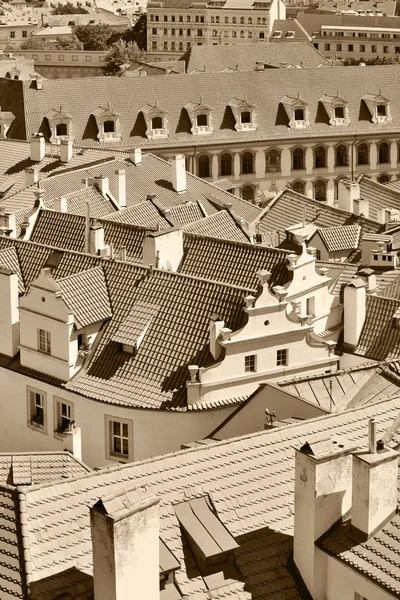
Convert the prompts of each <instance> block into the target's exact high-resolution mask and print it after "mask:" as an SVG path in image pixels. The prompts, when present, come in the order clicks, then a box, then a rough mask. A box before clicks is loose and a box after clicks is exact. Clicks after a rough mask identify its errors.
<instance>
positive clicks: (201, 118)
mask: <svg viewBox="0 0 400 600" xmlns="http://www.w3.org/2000/svg"><path fill="white" fill-rule="evenodd" d="M196 121H197V127H207V125H208V118H207V115H205V114H202V115H197V119H196Z"/></svg>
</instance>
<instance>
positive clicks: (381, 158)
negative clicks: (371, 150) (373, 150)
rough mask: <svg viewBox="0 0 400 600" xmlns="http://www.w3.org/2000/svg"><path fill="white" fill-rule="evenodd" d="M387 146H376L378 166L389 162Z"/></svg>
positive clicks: (384, 143)
mask: <svg viewBox="0 0 400 600" xmlns="http://www.w3.org/2000/svg"><path fill="white" fill-rule="evenodd" d="M389 152H390V150H389V144H388V143H387V142H381V143H380V144H379V146H378V162H379V164H383V163H388V162H390V160H389Z"/></svg>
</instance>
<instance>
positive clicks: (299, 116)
mask: <svg viewBox="0 0 400 600" xmlns="http://www.w3.org/2000/svg"><path fill="white" fill-rule="evenodd" d="M294 120H295V121H304V110H303V109H302V108H296V110H295V111H294Z"/></svg>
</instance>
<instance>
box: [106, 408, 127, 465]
mask: <svg viewBox="0 0 400 600" xmlns="http://www.w3.org/2000/svg"><path fill="white" fill-rule="evenodd" d="M114 423H119V424H120V425H121V429H120V433H119V434H118V433H114V431H113V429H114ZM124 425H125V426H126V427H127V428H128V432H127V433H128V435H127V436H126V435H125V434H124V431H123V427H124ZM105 427H106V458H107V459H108V460H114V461H118V462H123V463H126V462H131V461H133V421H132V420H131V419H123V418H121V417H113V416H112V415H105ZM118 439H120V440H121V441H122V443H123V440H124V439H126V440H127V442H128V444H127V450H128V453H127V454H123V453H122V452H121V453H119V452H118V451H117V450H115V446H114V442H115V441H116V440H118Z"/></svg>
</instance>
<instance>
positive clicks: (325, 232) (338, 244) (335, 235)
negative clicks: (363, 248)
mask: <svg viewBox="0 0 400 600" xmlns="http://www.w3.org/2000/svg"><path fill="white" fill-rule="evenodd" d="M318 233H319V235H320V236H321V239H322V241H323V242H324V244H325V246H326V248H327V250H328V252H338V251H341V250H355V249H356V248H358V244H359V239H360V233H361V227H360V226H359V225H344V226H342V227H325V228H324V227H319V228H318ZM311 245H312V243H311Z"/></svg>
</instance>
